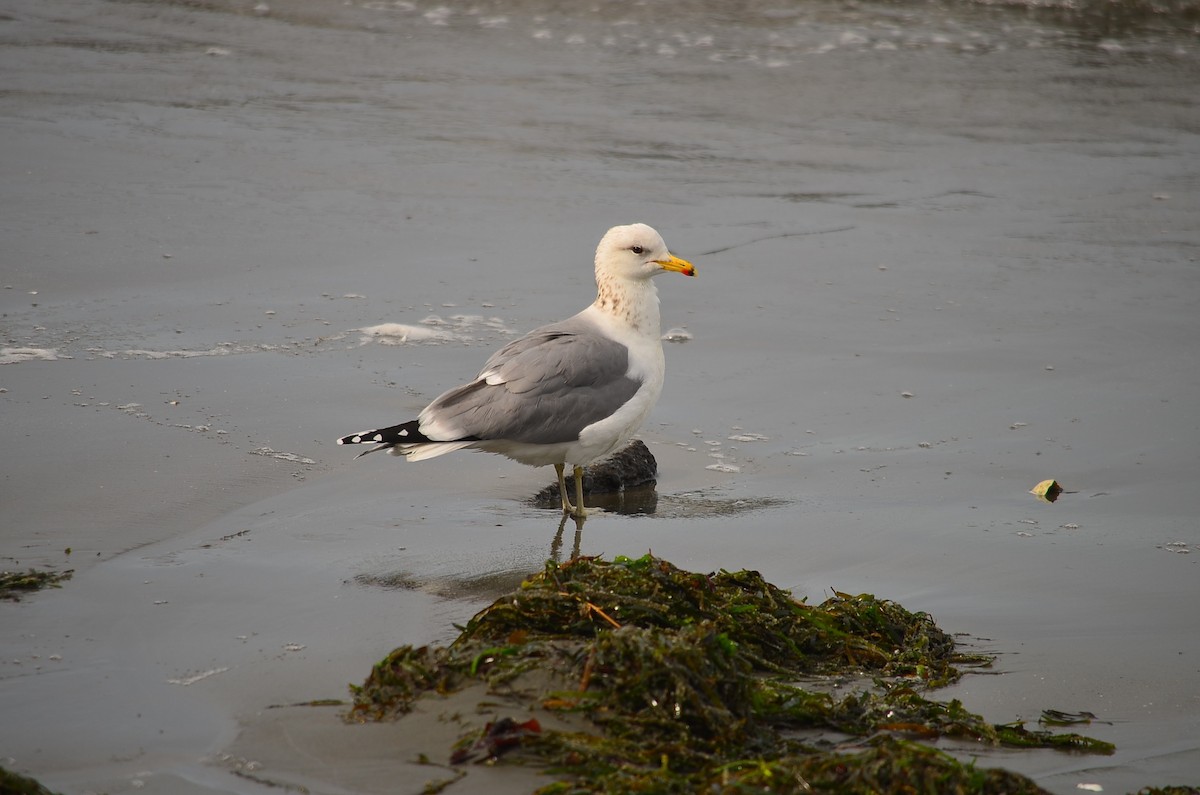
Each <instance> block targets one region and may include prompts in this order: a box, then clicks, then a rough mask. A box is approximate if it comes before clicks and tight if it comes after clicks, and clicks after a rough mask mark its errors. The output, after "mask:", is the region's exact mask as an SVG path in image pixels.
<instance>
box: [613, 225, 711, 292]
mask: <svg viewBox="0 0 1200 795" xmlns="http://www.w3.org/2000/svg"><path fill="white" fill-rule="evenodd" d="M663 271H675V272H676V273H683V274H686V275H688V276H695V275H696V268H695V267H694V266H693V265H692V263H690V262H688V261H687V260H684V259H680V258H679V257H676V256H675V255H674V254H672V253H671V252H670V251H667V244H666V243H664V242H663V239H662V235H660V234H659V233H658V232H656V231H655V230H654V229H653V228H652V227H649V226H646V225H645V224H630V225H629V226H614V227H613V228H612V229H610V230H608V232H606V233H605V235H604V237H603V238H602V239H601V240H600V245H599V246H597V247H596V280H597V281H602V280H605V278H606V277H607V278H613V277H615V278H618V279H628V280H637V281H642V280H645V279H649V278H650V277H652V276H657V275H658V274H660V273H662V272H663Z"/></svg>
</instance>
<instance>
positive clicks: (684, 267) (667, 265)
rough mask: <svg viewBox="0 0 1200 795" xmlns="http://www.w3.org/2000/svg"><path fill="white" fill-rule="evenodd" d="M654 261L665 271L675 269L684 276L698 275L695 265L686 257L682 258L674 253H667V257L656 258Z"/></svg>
mask: <svg viewBox="0 0 1200 795" xmlns="http://www.w3.org/2000/svg"><path fill="white" fill-rule="evenodd" d="M654 261H655V262H657V263H658V265H659V267H660V268H662V269H663V270H665V271H675V272H676V273H682V274H683V275H684V276H695V275H696V266H695V265H693V264H692V263H690V262H688V261H687V260H685V259H680V258H679V257H677V256H675V255H674V254H667V258H666V259H656V260H654Z"/></svg>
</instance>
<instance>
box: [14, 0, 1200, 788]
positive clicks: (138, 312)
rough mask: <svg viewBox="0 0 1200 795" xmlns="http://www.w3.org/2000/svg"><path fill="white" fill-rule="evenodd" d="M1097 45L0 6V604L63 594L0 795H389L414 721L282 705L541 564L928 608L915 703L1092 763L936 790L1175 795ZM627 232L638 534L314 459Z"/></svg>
mask: <svg viewBox="0 0 1200 795" xmlns="http://www.w3.org/2000/svg"><path fill="white" fill-rule="evenodd" d="M1118 22H1121V21H1120V20H1118V21H1117V22H1114V21H1113V20H1111V19H1109V20H1107V22H1106V23H1105V24H1104V25H1100V24H1099V23H1096V22H1095V20H1090V19H1087V18H1079V19H1073V18H1070V17H1064V16H1060V15H1046V14H1039V13H1035V12H1034V11H1031V10H1028V9H1024V8H1013V7H1009V8H1000V7H989V6H973V5H956V4H947V5H936V4H935V5H922V6H919V7H918V6H912V7H908V6H904V5H898V4H888V5H880V6H874V5H869V4H854V5H853V6H847V5H842V4H824V3H816V4H806V5H803V6H801V5H794V6H793V5H779V4H775V5H772V4H761V3H756V2H755V3H748V4H739V6H738V11H737V13H734V12H733V11H732V10H729V9H727V8H726V6H725V4H721V3H716V2H703V1H702V0H696V1H695V2H685V3H678V4H676V3H669V4H638V3H633V2H630V3H625V2H614V3H604V4H598V5H596V6H594V7H593V6H588V7H586V8H585V7H579V8H573V7H571V6H570V5H569V4H565V5H563V4H555V3H549V2H541V1H540V0H539V1H538V2H533V1H530V2H517V3H509V4H483V5H457V4H441V3H424V2H419V0H418V2H412V3H407V2H366V1H365V0H353V1H352V2H345V3H344V2H341V1H340V0H336V1H335V0H295V1H294V2H287V3H284V2H270V3H257V4H256V3H254V2H249V0H246V1H245V2H243V1H242V0H213V2H204V3H184V2H107V1H105V0H73V1H72V2H67V1H66V0H12V1H11V2H9V3H7V4H6V5H5V8H4V9H3V11H2V12H0V65H2V69H3V73H4V75H5V78H4V83H5V89H4V91H3V92H2V93H0V142H2V146H3V157H0V177H2V178H0V207H2V212H0V229H2V230H3V231H2V239H3V240H4V245H3V253H2V254H0V446H2V447H3V449H4V451H5V453H6V455H5V456H4V463H3V465H2V467H0V568H2V569H27V568H45V567H50V568H53V569H56V570H63V569H73V570H74V572H75V573H74V576H73V578H72V579H70V580H69V581H67V582H65V583H64V584H63V587H62V588H61V589H55V590H48V591H45V592H40V593H37V594H35V595H32V596H29V597H27V598H25V599H24V600H23V601H21V602H18V603H8V602H3V603H0V614H2V615H0V649H2V651H0V714H3V715H4V716H6V717H5V719H4V720H3V721H2V725H0V765H2V766H4V767H6V768H8V769H10V770H16V771H19V772H22V773H25V774H28V775H32V776H35V777H36V778H37V779H38V780H40V781H41V782H42V783H43V784H45V785H46V786H47V787H49V788H51V789H53V790H56V791H61V792H64V793H71V794H72V795H73V794H74V793H93V792H94V793H100V792H103V793H110V794H111V795H117V793H127V792H135V791H136V792H139V793H185V794H186V793H263V792H278V791H280V789H279V787H281V786H286V787H290V788H293V789H292V790H291V791H301V790H300V789H299V788H303V791H308V792H321V793H376V792H378V793H383V792H388V793H394V792H397V791H411V792H419V791H421V787H422V786H423V784H424V782H425V781H426V780H427V779H428V778H429V777H430V773H429V771H428V770H427V769H423V768H418V767H416V766H414V765H413V764H412V762H413V760H414V759H415V756H416V754H418V753H421V752H425V753H429V754H430V755H431V756H432V755H436V754H437V753H440V752H441V750H442V749H445V748H446V747H447V745H448V743H449V742H450V739H452V737H453V736H454V732H453V729H454V727H453V726H451V725H447V724H445V723H444V722H442V721H439V719H438V713H437V710H436V709H431V710H429V711H428V712H425V713H422V714H421V715H418V716H414V717H413V718H410V719H408V720H405V721H401V722H399V723H394V724H385V725H380V726H353V725H347V724H345V723H343V722H342V721H341V720H340V718H339V711H338V708H337V707H311V706H305V707H299V706H287V705H296V704H299V703H302V702H310V701H313V700H318V699H344V698H345V697H346V686H347V683H350V682H360V681H361V680H362V679H363V677H364V676H365V675H366V674H367V673H368V671H369V670H370V667H371V665H372V664H373V663H374V662H375V661H377V660H379V659H380V658H381V657H383V656H384V655H385V654H387V653H388V652H389V651H390V650H391V649H392V648H394V647H396V646H399V645H401V644H406V643H411V644H425V643H444V642H446V641H448V640H449V639H451V638H453V637H454V635H455V629H454V624H455V623H460V624H461V623H463V622H464V621H466V620H467V619H468V618H469V617H470V616H471V615H472V614H473V613H475V612H476V611H477V610H478V609H479V608H480V607H482V606H483V605H485V604H487V603H488V602H490V601H491V600H492V599H493V598H495V596H496V595H498V594H499V593H501V592H503V590H504V589H505V588H508V587H510V586H511V585H513V584H515V583H516V582H518V581H519V580H520V579H521V577H522V576H524V575H526V574H529V573H531V572H534V571H537V570H539V569H540V568H541V567H542V565H543V563H544V561H545V560H546V559H547V558H548V557H553V556H558V557H564V556H569V555H570V554H571V552H572V551H573V549H577V550H578V551H579V552H582V553H583V554H589V555H605V556H609V557H611V556H615V555H630V556H640V555H642V554H644V553H645V552H646V551H647V550H653V552H654V554H655V555H657V556H660V557H662V558H665V559H668V560H670V561H672V562H674V563H675V564H677V565H679V566H681V567H686V568H689V569H693V570H699V571H711V570H715V569H720V568H724V569H729V570H735V569H739V568H747V569H754V570H758V571H761V572H762V573H763V575H764V576H765V577H766V578H767V580H769V581H770V582H773V583H775V584H778V585H780V586H782V587H785V588H789V589H791V590H792V591H793V592H794V593H795V594H796V595H797V596H798V597H808V598H810V600H812V601H820V600H821V599H823V598H824V597H825V596H828V595H829V593H830V592H831V589H835V588H836V589H837V590H839V591H843V592H849V593H860V592H868V593H874V594H876V595H878V596H880V597H885V598H888V599H893V600H896V601H898V602H901V603H902V604H903V605H905V607H907V608H909V609H910V610H921V611H927V612H929V613H930V614H932V615H933V616H934V617H935V619H936V620H937V622H938V624H939V625H940V626H941V627H943V628H944V629H946V630H947V631H949V632H955V633H961V639H962V642H963V643H964V644H965V645H966V646H968V647H969V648H971V649H973V650H977V651H985V652H988V653H992V654H995V655H997V662H996V666H995V672H997V673H998V674H999V675H988V676H968V677H966V678H964V679H963V680H962V681H961V682H960V683H959V684H957V685H955V686H954V687H952V688H949V689H948V690H945V691H941V692H940V693H939V694H938V696H939V697H941V698H959V699H961V700H962V701H963V702H964V704H965V705H966V706H967V708H968V709H971V710H974V711H976V712H980V713H982V714H984V715H985V716H987V717H988V718H989V719H991V720H994V721H996V722H1009V721H1016V720H1025V721H1028V722H1030V723H1031V724H1032V723H1034V722H1036V721H1037V719H1038V717H1039V716H1040V715H1041V713H1042V710H1044V709H1058V710H1064V711H1069V712H1080V711H1088V712H1091V713H1094V714H1095V715H1096V721H1094V722H1093V723H1092V725H1090V726H1087V727H1085V728H1084V729H1083V731H1085V732H1086V733H1088V734H1091V735H1092V736H1095V737H1097V738H1100V739H1103V740H1106V741H1109V742H1113V743H1115V744H1116V746H1117V749H1118V750H1117V753H1116V754H1115V755H1114V756H1112V757H1088V756H1072V755H1065V754H1062V753H1056V752H1050V751H1036V752H1020V753H1014V752H1011V751H1006V752H1000V751H996V750H994V749H988V748H966V749H964V748H961V747H959V748H954V749H952V750H955V751H956V752H961V753H963V754H968V755H969V756H970V757H974V758H977V760H978V761H979V763H980V764H984V765H988V766H1000V767H1005V768H1008V769H1012V770H1016V771H1018V772H1021V773H1024V774H1026V775H1029V776H1032V777H1033V778H1035V779H1036V780H1037V782H1038V783H1039V784H1040V785H1041V786H1043V787H1045V788H1046V789H1048V790H1050V791H1052V792H1056V793H1063V794H1064V795H1065V794H1066V793H1074V792H1078V791H1080V790H1079V787H1080V785H1088V786H1090V787H1093V789H1092V790H1091V791H1104V792H1116V793H1124V792H1131V791H1136V790H1137V789H1138V788H1140V787H1142V786H1146V785H1158V786H1162V785H1167V784H1191V785H1198V784H1200V686H1198V685H1197V682H1200V676H1198V675H1200V617H1198V615H1197V609H1196V604H1197V597H1200V568H1198V566H1200V525H1198V523H1197V517H1200V494H1198V493H1197V490H1196V488H1195V485H1194V481H1195V479H1196V474H1197V471H1198V459H1197V448H1198V443H1200V419H1198V416H1200V415H1198V413H1197V410H1196V394H1197V393H1198V391H1200V353H1198V349H1197V346H1196V341H1197V339H1200V311H1198V310H1200V223H1198V220H1197V219H1200V107H1198V105H1197V102H1196V89H1195V86H1196V85H1198V84H1200V41H1198V40H1197V38H1196V36H1195V33H1194V31H1193V32H1191V33H1188V32H1187V31H1186V30H1176V29H1174V28H1173V27H1172V26H1170V25H1163V24H1161V23H1159V22H1156V21H1154V20H1150V21H1146V20H1142V21H1140V22H1136V23H1135V22H1130V21H1128V20H1125V21H1124V22H1122V23H1121V24H1118ZM634 221H642V222H645V223H649V224H651V225H653V226H654V227H655V228H657V229H658V230H659V231H661V232H662V233H663V236H664V238H665V239H666V241H667V243H668V244H669V245H670V247H671V250H672V251H673V252H675V253H676V254H678V255H680V256H683V257H686V258H687V259H689V260H690V261H691V262H693V263H695V265H696V267H697V270H698V278H697V279H694V280H692V279H676V278H663V279H660V280H659V282H658V285H659V291H660V295H661V298H662V314H663V330H664V331H667V330H668V329H673V330H675V331H676V332H677V333H675V334H674V335H672V336H673V337H674V338H675V340H676V341H673V342H669V343H667V344H666V345H665V347H666V359H667V376H666V387H665V389H664V393H663V396H662V399H661V401H660V403H659V405H658V407H657V408H656V409H655V410H654V412H653V413H652V415H651V417H650V420H649V422H648V423H647V424H646V426H645V427H644V428H643V430H642V432H641V434H640V438H642V439H643V440H644V441H645V442H646V444H647V445H648V446H649V448H650V450H651V451H652V452H653V453H654V455H655V456H656V457H657V460H658V463H659V478H658V484H657V500H656V501H654V502H653V503H652V505H653V511H652V512H644V509H643V512H630V513H621V512H618V511H606V512H599V513H597V515H596V516H594V517H592V518H591V519H589V520H588V522H587V523H586V525H585V526H584V528H583V530H582V532H581V533H580V534H579V535H578V536H577V537H576V536H575V534H574V529H573V528H572V527H571V526H568V527H567V528H566V530H565V532H564V531H563V530H562V529H561V528H560V522H559V520H560V516H559V514H558V513H557V512H556V511H554V510H545V509H540V508H536V507H533V506H532V505H531V504H530V503H529V498H530V497H531V496H532V495H533V494H534V493H535V492H537V491H538V490H540V489H541V488H542V487H543V486H545V485H546V484H548V483H549V482H551V480H552V479H553V471H552V470H550V469H532V468H527V467H523V466H521V465H519V464H516V463H513V462H511V461H507V460H505V459H502V458H499V457H495V456H489V455H483V454H471V453H459V454H455V455H453V456H448V457H444V458H441V459H437V460H432V461H427V462H420V463H406V462H403V461H397V460H395V459H391V458H388V457H385V456H371V457H368V458H365V459H362V460H358V461H354V460H352V458H353V452H354V451H352V450H347V449H346V448H340V447H338V446H337V445H335V444H334V440H336V439H337V438H338V437H339V436H341V435H344V434H347V433H352V432H354V431H356V430H359V429H362V428H372V427H376V426H378V425H380V424H382V423H390V422H399V421H402V420H405V419H409V418H411V417H413V416H415V414H416V412H417V411H419V410H420V409H421V408H422V407H423V406H424V405H425V404H426V403H427V402H428V401H429V400H430V399H432V398H433V397H435V396H437V395H438V394H439V393H441V392H442V391H443V390H444V389H446V388H448V387H450V386H454V385H457V384H458V383H461V382H462V381H463V380H465V379H466V378H468V377H470V376H471V375H473V374H474V373H475V372H477V371H478V368H479V367H480V365H481V364H482V363H483V361H484V360H485V359H486V358H487V356H488V355H489V353H490V352H491V351H493V350H494V349H496V348H497V347H499V346H500V345H502V344H503V343H504V342H506V341H508V340H510V339H512V338H513V337H514V336H516V335H518V334H521V333H524V332H525V331H528V330H529V329H531V328H534V327H535V326H538V325H541V324H543V323H547V322H550V321H553V320H557V319H560V318H563V317H566V316H568V315H571V314H573V313H575V312H576V311H578V310H579V309H582V308H583V307H584V306H586V305H587V304H588V303H589V302H590V301H591V300H592V298H593V297H594V286H593V281H592V252H593V250H594V248H595V245H596V242H597V241H598V240H599V238H600V236H601V235H602V234H603V232H604V231H605V230H606V229H607V228H608V227H610V226H612V225H614V224H621V223H630V222H634ZM385 324H388V325H385ZM1047 478H1054V479H1056V480H1058V481H1059V482H1060V483H1061V484H1062V485H1063V486H1064V487H1065V488H1066V490H1067V493H1065V494H1064V495H1062V497H1060V499H1059V500H1058V501H1057V502H1055V503H1053V504H1051V503H1046V502H1041V501H1038V500H1037V499H1036V498H1035V497H1034V496H1033V495H1031V494H1030V493H1029V490H1030V489H1031V488H1032V487H1033V486H1034V485H1035V484H1036V483H1038V482H1039V481H1042V480H1044V479H1047ZM447 708H449V707H447ZM398 782H399V783H400V784H402V785H403V786H404V787H407V786H409V783H411V788H410V789H407V790H404V789H397V786H399V785H400V784H398ZM539 783H544V779H539V778H538V777H537V776H536V774H534V773H532V772H530V771H527V770H521V769H515V768H509V767H505V766H503V765H501V766H498V767H495V768H480V769H472V770H470V771H469V772H468V774H467V776H466V777H464V778H463V779H462V780H461V781H459V782H458V783H456V784H454V785H453V786H451V787H450V788H449V789H448V790H447V791H448V792H478V791H482V790H483V789H484V788H486V789H487V790H488V791H490V792H493V793H498V794H499V795H503V793H507V792H512V793H519V792H528V791H530V790H531V789H532V788H534V787H536V786H537V785H538V784H539ZM1094 787H1101V788H1102V790H1096V789H1094Z"/></svg>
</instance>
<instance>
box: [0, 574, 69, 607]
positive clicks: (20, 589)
mask: <svg viewBox="0 0 1200 795" xmlns="http://www.w3.org/2000/svg"><path fill="white" fill-rule="evenodd" d="M74 573H75V570H74V569H67V570H66V571H38V570H37V569H30V570H29V571H26V572H20V571H0V599H8V600H9V601H12V602H19V601H21V596H22V595H23V594H27V593H32V592H33V591H40V590H42V589H43V588H61V587H62V585H60V583H62V582H63V581H64V580H69V579H71V575H73V574H74Z"/></svg>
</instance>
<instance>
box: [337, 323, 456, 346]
mask: <svg viewBox="0 0 1200 795" xmlns="http://www.w3.org/2000/svg"><path fill="white" fill-rule="evenodd" d="M359 331H361V332H362V334H363V337H364V342H366V341H370V340H372V339H375V340H378V341H379V342H381V343H383V344H384V345H400V344H402V343H405V342H427V341H429V340H452V339H454V335H453V334H452V333H450V332H449V331H441V330H439V329H435V328H429V327H428V326H410V325H408V324H407V323H380V324H379V325H377V326H367V327H366V328H361V329H359Z"/></svg>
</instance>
